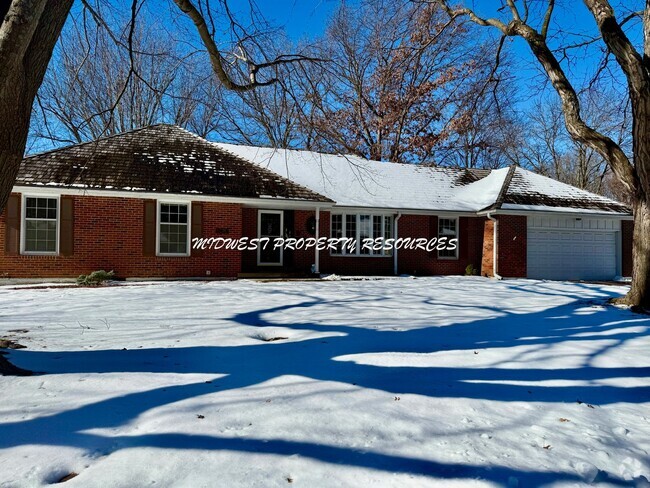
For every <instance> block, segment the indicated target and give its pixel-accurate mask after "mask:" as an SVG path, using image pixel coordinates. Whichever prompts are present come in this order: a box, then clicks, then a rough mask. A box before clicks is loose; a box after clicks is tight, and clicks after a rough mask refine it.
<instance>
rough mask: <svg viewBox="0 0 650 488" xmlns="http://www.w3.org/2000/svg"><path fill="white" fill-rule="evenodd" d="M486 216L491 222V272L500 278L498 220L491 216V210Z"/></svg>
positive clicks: (501, 277)
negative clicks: (498, 271)
mask: <svg viewBox="0 0 650 488" xmlns="http://www.w3.org/2000/svg"><path fill="white" fill-rule="evenodd" d="M486 217H487V218H488V219H489V220H491V221H492V222H493V225H492V231H493V235H492V274H493V275H494V277H495V278H496V279H497V280H502V279H503V276H501V275H500V274H499V273H497V269H499V267H498V259H499V221H498V220H497V219H495V218H494V217H492V212H488V213H487V214H486Z"/></svg>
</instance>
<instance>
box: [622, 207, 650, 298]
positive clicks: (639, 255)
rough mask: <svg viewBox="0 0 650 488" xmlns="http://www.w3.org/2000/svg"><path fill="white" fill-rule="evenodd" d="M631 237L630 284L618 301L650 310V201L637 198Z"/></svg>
mask: <svg viewBox="0 0 650 488" xmlns="http://www.w3.org/2000/svg"><path fill="white" fill-rule="evenodd" d="M633 206H634V235H633V239H632V286H631V288H630V291H629V292H628V294H627V295H626V296H625V297H623V298H621V299H620V300H617V302H618V303H622V304H625V305H631V306H636V307H642V308H643V309H645V310H650V201H648V200H641V199H637V200H635V202H634V203H633Z"/></svg>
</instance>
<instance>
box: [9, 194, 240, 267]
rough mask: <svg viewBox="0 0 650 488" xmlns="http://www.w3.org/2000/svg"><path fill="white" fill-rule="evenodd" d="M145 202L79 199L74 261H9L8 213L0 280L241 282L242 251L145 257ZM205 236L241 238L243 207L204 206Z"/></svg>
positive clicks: (48, 258)
mask: <svg viewBox="0 0 650 488" xmlns="http://www.w3.org/2000/svg"><path fill="white" fill-rule="evenodd" d="M143 211H144V200H141V199H136V198H113V197H110V198H109V197H94V196H93V197H91V196H75V197H74V227H75V233H74V254H73V255H72V256H23V255H19V256H6V255H5V247H4V242H5V236H4V234H5V225H4V222H5V214H4V213H3V214H2V215H1V216H0V243H1V244H2V246H1V249H0V276H4V277H12V278H27V277H41V278H54V277H76V276H79V275H80V274H85V273H89V272H91V271H95V270H98V269H104V270H107V271H108V270H114V271H115V274H116V275H117V276H118V277H205V276H206V271H210V272H211V274H210V276H212V277H219V276H222V277H235V276H237V273H238V272H239V270H240V268H241V257H240V252H239V251H236V250H219V251H215V250H204V251H203V252H202V253H201V255H200V256H196V255H194V256H191V257H163V256H151V257H144V256H143V253H142V234H143ZM202 229H203V236H204V237H212V236H217V235H223V236H226V235H225V234H224V232H225V231H226V230H227V231H228V233H227V237H240V236H241V233H242V209H241V206H240V205H236V204H225V203H213V202H203V225H202Z"/></svg>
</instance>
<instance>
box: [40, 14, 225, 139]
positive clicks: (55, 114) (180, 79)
mask: <svg viewBox="0 0 650 488" xmlns="http://www.w3.org/2000/svg"><path fill="white" fill-rule="evenodd" d="M112 24H113V25H115V27H116V28H115V29H114V30H115V31H118V32H119V31H122V32H127V31H128V30H127V29H126V28H120V27H122V25H123V24H120V23H119V22H118V21H114V22H113V23H112ZM118 26H120V27H118ZM124 27H126V26H125V25H124ZM123 40H124V42H126V39H123ZM131 44H132V47H133V51H134V52H133V66H134V68H135V70H136V71H137V72H138V74H139V76H138V77H131V78H130V79H129V80H128V81H127V77H128V71H129V66H130V60H129V55H130V53H129V51H128V50H125V49H123V48H121V47H120V46H118V45H117V44H116V43H115V42H113V40H112V39H111V38H110V37H109V35H108V33H107V32H106V30H105V29H103V28H100V27H98V26H96V25H95V24H94V23H92V21H91V22H90V25H89V23H88V22H84V21H83V20H81V21H79V20H78V19H76V18H74V17H73V18H71V19H70V22H69V23H68V24H67V26H66V27H65V29H64V32H63V34H62V36H61V40H60V42H59V43H58V45H57V47H56V50H55V53H54V55H53V58H54V59H55V62H54V63H52V65H51V66H50V68H49V69H48V71H47V73H46V76H45V79H44V81H43V84H42V85H41V88H40V90H39V92H38V95H37V103H36V106H35V113H34V116H33V119H32V133H31V135H30V138H37V139H39V140H40V142H41V145H42V142H43V141H50V142H52V143H53V145H57V144H59V143H76V142H82V141H88V140H93V139H96V138H98V137H101V136H105V135H111V134H115V133H118V132H123V131H126V130H130V129H134V128H137V127H144V126H147V125H151V124H153V123H156V122H168V123H175V124H178V125H182V126H193V128H195V129H199V128H201V130H199V132H205V130H206V129H207V130H208V131H210V128H209V125H208V126H207V127H201V126H202V125H204V121H205V120H206V119H207V120H214V119H216V118H218V116H217V115H216V114H215V112H216V111H217V110H219V109H220V108H221V106H220V105H218V103H217V100H215V99H214V92H215V91H217V90H219V89H220V87H219V85H218V84H217V83H215V82H214V81H213V79H212V77H211V76H210V73H209V70H205V69H200V68H201V66H202V63H200V61H199V62H198V63H197V62H192V61H193V60H194V61H197V60H196V55H194V56H192V55H191V54H189V55H188V54H186V53H183V52H177V51H176V50H175V47H176V46H175V44H173V43H172V44H170V43H169V41H168V33H167V32H165V31H163V30H161V29H160V26H157V25H151V24H140V25H139V26H138V29H137V30H136V31H135V32H134V35H133V37H132V40H131ZM199 121H201V122H199ZM41 148H42V147H41ZM48 149H49V148H48Z"/></svg>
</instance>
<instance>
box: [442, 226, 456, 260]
mask: <svg viewBox="0 0 650 488" xmlns="http://www.w3.org/2000/svg"><path fill="white" fill-rule="evenodd" d="M442 237H446V238H447V239H446V241H447V244H448V243H449V240H450V239H458V219H446V218H439V219H438V240H440V239H441V238H442ZM438 257H439V258H443V259H457V258H458V245H456V246H455V248H454V249H442V250H439V251H438Z"/></svg>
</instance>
